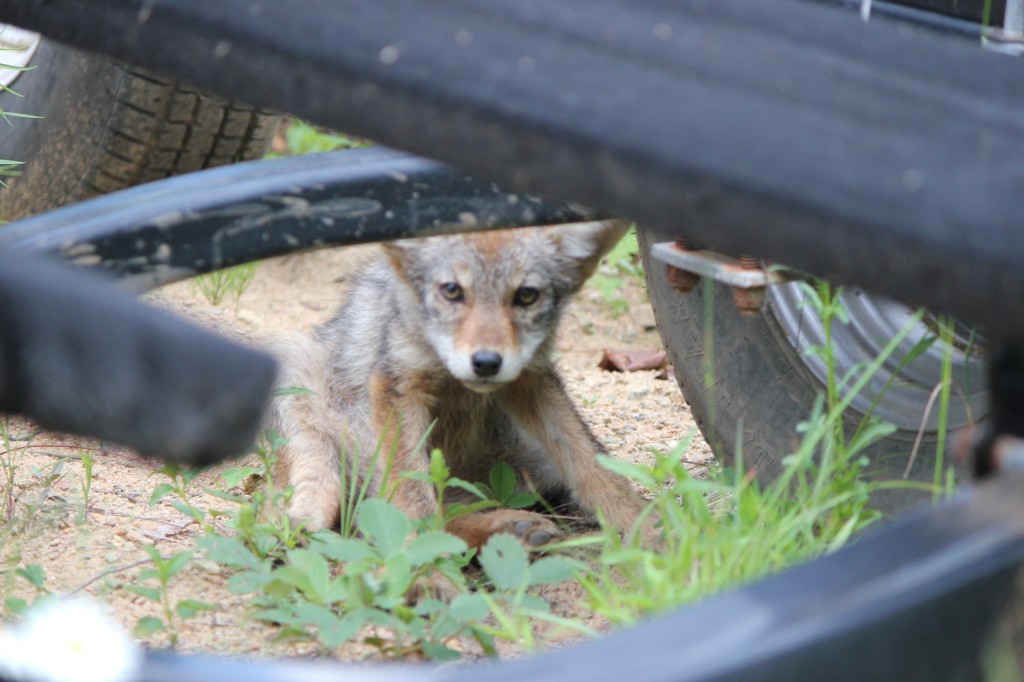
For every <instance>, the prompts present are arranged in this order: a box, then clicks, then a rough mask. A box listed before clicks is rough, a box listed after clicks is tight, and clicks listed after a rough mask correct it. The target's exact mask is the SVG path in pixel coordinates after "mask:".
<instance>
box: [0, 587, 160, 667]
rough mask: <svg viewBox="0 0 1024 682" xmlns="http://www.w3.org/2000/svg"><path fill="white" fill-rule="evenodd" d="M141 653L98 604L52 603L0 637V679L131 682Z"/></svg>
mask: <svg viewBox="0 0 1024 682" xmlns="http://www.w3.org/2000/svg"><path fill="white" fill-rule="evenodd" d="M141 666H142V650H141V649H140V648H139V647H138V646H137V645H136V644H135V642H133V641H132V639H131V638H130V637H129V636H128V635H127V633H125V632H124V631H123V630H122V629H121V628H120V627H118V626H117V625H116V624H115V623H114V622H113V621H112V620H111V619H110V617H109V615H108V614H107V613H106V611H105V610H104V609H103V608H102V607H100V606H99V605H98V604H96V603H95V602H92V601H88V600H85V599H71V600H67V601H54V602H50V603H47V604H45V605H44V606H42V607H40V608H37V609H34V610H32V611H31V612H30V613H29V615H28V617H27V618H26V619H25V621H24V622H23V623H20V624H18V625H16V626H13V627H8V628H6V629H4V630H2V631H0V677H2V678H4V679H11V680H17V681H18V682H22V681H23V682H129V680H133V679H136V678H137V677H138V672H139V669H140V668H141Z"/></svg>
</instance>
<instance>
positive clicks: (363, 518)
mask: <svg viewBox="0 0 1024 682" xmlns="http://www.w3.org/2000/svg"><path fill="white" fill-rule="evenodd" d="M359 530H360V531H362V533H363V535H365V536H366V537H367V538H369V539H370V543H371V544H372V545H373V546H374V547H376V548H377V550H378V551H379V552H380V553H381V555H382V556H383V557H384V558H388V557H390V556H392V555H394V554H395V553H397V552H399V551H400V550H401V549H402V546H403V545H405V539H406V537H407V536H408V535H409V533H410V532H411V531H412V522H411V521H409V518H408V517H407V516H406V515H405V514H403V513H402V512H401V510H400V509H398V507H396V506H395V505H393V504H391V503H390V502H385V501H384V500H379V499H375V498H374V499H369V500H366V501H364V502H363V504H362V505H361V506H360V508H359Z"/></svg>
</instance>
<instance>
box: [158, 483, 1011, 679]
mask: <svg viewBox="0 0 1024 682" xmlns="http://www.w3.org/2000/svg"><path fill="white" fill-rule="evenodd" d="M695 532H697V531H695ZM1022 559H1024V481H1022V480H1021V478H1020V477H1008V478H1005V479H1002V480H999V481H995V482H992V483H986V484H985V485H983V486H979V487H978V488H976V489H974V490H968V491H965V492H964V493H963V494H962V495H961V497H959V498H958V499H955V500H953V501H951V502H949V503H947V504H944V505H942V506H940V507H936V508H933V509H927V510H920V511H919V512H918V513H917V514H916V515H913V516H912V517H911V518H907V519H905V520H902V521H900V522H898V523H896V524H895V525H893V526H891V527H889V528H887V529H884V530H882V531H880V532H876V533H874V534H871V535H869V536H867V537H865V538H863V539H862V540H860V541H859V542H858V543H857V544H855V545H853V546H851V547H848V548H846V549H844V550H841V551H839V552H837V553H835V554H833V555H831V556H828V557H826V558H823V559H820V560H818V561H815V562H812V563H809V564H805V565H802V566H799V567H797V568H794V569H792V570H790V571H788V572H785V573H783V574H780V575H778V576H775V577H773V578H769V579H767V580H763V581H761V582H759V583H756V584H753V585H750V586H749V587H745V588H742V589H739V590H736V591H734V592H731V593H728V594H724V595H721V596H719V597H715V598H712V599H708V600H707V601H704V602H702V603H700V604H697V605H695V606H693V607H691V608H688V609H684V610H682V611H678V612H675V613H672V614H670V615H666V616H661V617H658V618H655V619H652V620H651V621H649V622H647V623H644V624H642V625H639V626H637V627H635V628H632V629H627V630H624V631H621V632H617V633H615V634H614V635H612V636H609V637H607V638H604V639H602V640H600V641H597V642H588V643H584V644H580V645H577V646H574V647H571V648H568V649H565V650H561V651H557V652H554V653H546V654H542V655H538V656H535V657H531V658H527V659H522V660H515V661H509V662H507V663H504V664H502V665H491V664H485V665H468V664H467V665H459V666H383V665H382V666H376V667H355V666H341V667H339V666H338V665H337V664H333V665H328V664H310V663H296V662H280V661H278V662H274V661H258V662H239V661H226V660H223V659H217V658H211V657H195V658H192V657H183V658H180V657H176V656H171V655H168V654H162V653H152V654H150V655H149V656H148V658H147V661H146V667H145V669H144V671H143V674H142V676H141V679H142V680H144V682H177V681H178V680H181V679H189V680H192V681H193V682H207V681H209V682H215V681H216V682H235V681H237V682H243V680H244V681H245V682H287V681H289V680H319V679H339V678H340V677H344V678H345V679H358V680H380V681H385V680H388V681H389V680H407V681H409V682H414V681H426V680H431V681H433V682H470V681H471V680H479V679H487V680H489V681H490V682H504V681H506V680H507V681H508V682H521V681H522V680H531V682H546V681H548V680H550V681H551V682H561V681H563V680H567V679H586V680H588V682H602V681H604V680H608V681H609V682H621V680H644V682H658V681H662V680H664V681H665V682H669V681H682V680H726V679H742V680H811V679H820V680H825V679H827V680H845V679H849V680H956V679H979V678H981V677H982V676H983V674H984V673H986V672H991V667H990V666H992V665H994V664H997V662H998V661H999V656H1000V655H1007V654H1009V653H1010V652H1011V651H1012V649H1010V648H1009V645H1010V640H1009V638H1011V637H1012V636H1013V635H1014V634H1019V632H1020V631H1021V629H1020V626H1021V623H1020V622H1019V616H1018V617H1017V618H1018V620H1017V621H1014V617H1015V611H1016V605H1017V604H1019V599H1018V597H1019V594H1018V590H1019V585H1018V581H1019V579H1020V577H1021V570H1020V565H1021V561H1022ZM1001 647H1005V648H1001ZM1012 662H1013V661H1012V660H1011V663H1012Z"/></svg>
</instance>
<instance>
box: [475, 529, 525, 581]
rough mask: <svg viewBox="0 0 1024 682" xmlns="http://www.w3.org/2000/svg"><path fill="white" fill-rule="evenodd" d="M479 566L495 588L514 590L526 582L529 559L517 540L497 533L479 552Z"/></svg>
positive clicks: (505, 534)
mask: <svg viewBox="0 0 1024 682" xmlns="http://www.w3.org/2000/svg"><path fill="white" fill-rule="evenodd" d="M480 565H481V566H483V569H484V572H485V573H486V574H487V577H488V578H490V580H491V582H492V583H494V586H495V587H496V588H498V589H499V590H515V589H518V588H519V587H520V586H521V585H522V584H523V582H524V581H525V580H526V572H527V569H529V567H530V557H529V555H528V554H527V553H526V550H525V549H523V546H522V545H521V544H520V543H519V541H518V540H516V539H515V538H514V537H512V536H511V535H509V534H507V533H499V534H497V535H494V536H492V537H491V539H490V540H488V541H487V544H486V545H484V547H483V549H482V550H480Z"/></svg>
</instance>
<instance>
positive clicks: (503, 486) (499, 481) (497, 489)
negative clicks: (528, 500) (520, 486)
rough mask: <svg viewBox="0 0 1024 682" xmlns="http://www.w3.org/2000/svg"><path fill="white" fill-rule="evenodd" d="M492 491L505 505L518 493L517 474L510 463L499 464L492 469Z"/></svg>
mask: <svg viewBox="0 0 1024 682" xmlns="http://www.w3.org/2000/svg"><path fill="white" fill-rule="evenodd" d="M490 481H491V490H493V491H494V496H495V497H496V498H497V499H498V501H499V502H501V503H504V502H505V500H506V499H508V498H509V497H511V496H512V495H513V493H515V491H516V472H515V471H513V470H512V467H511V466H509V464H508V462H498V463H497V464H495V465H494V466H493V467H492V468H491V475H490Z"/></svg>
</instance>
